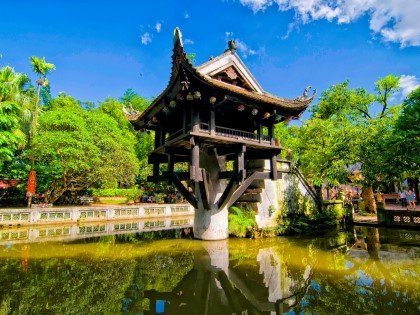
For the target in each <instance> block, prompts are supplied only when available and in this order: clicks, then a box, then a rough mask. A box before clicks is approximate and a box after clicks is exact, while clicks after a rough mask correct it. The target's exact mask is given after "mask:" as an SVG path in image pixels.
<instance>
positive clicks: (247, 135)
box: [165, 122, 270, 142]
mask: <svg viewBox="0 0 420 315" xmlns="http://www.w3.org/2000/svg"><path fill="white" fill-rule="evenodd" d="M189 127H190V125H187V130H188V129H189ZM200 132H205V133H210V125H209V124H208V123H203V122H202V123H200ZM215 132H216V135H218V136H222V137H228V138H242V139H247V140H252V141H256V142H258V141H260V137H259V136H258V134H255V133H252V132H248V131H243V130H238V129H232V128H227V127H221V126H216V128H215ZM183 133H184V129H183V128H181V129H179V130H177V131H175V132H173V133H171V134H169V135H168V136H167V137H166V139H165V142H166V141H170V140H173V139H175V138H177V137H178V136H180V135H182V134H183ZM261 141H262V142H270V137H269V136H267V135H262V136H261Z"/></svg>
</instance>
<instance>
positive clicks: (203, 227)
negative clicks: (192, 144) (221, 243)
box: [194, 150, 229, 241]
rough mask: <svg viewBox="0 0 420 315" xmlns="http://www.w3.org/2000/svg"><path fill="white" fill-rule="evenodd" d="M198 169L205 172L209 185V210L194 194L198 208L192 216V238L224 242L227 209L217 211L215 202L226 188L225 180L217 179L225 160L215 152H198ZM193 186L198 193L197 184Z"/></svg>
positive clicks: (226, 226) (226, 235)
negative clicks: (197, 200)
mask: <svg viewBox="0 0 420 315" xmlns="http://www.w3.org/2000/svg"><path fill="white" fill-rule="evenodd" d="M200 168H201V169H205V170H206V172H207V176H208V178H209V182H210V183H211V185H209V186H208V204H209V209H204V207H203V202H200V199H201V195H200V193H198V194H197V193H196V195H197V196H198V199H199V202H198V204H199V207H198V209H195V214H194V237H195V238H198V239H202V240H208V241H215V240H224V239H226V238H228V236H229V231H228V209H227V207H225V208H223V209H218V208H217V204H216V202H217V200H218V198H220V196H221V195H222V193H223V191H224V189H225V187H226V180H224V179H223V180H220V179H219V172H220V171H225V170H226V160H225V158H224V157H220V156H217V155H216V153H215V152H207V150H200ZM195 185H196V189H195V191H196V192H198V187H197V185H198V183H196V184H195Z"/></svg>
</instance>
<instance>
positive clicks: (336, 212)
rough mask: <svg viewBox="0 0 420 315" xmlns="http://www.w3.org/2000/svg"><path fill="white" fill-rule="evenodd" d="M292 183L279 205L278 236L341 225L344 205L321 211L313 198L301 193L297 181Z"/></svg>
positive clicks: (293, 180)
mask: <svg viewBox="0 0 420 315" xmlns="http://www.w3.org/2000/svg"><path fill="white" fill-rule="evenodd" d="M290 182H291V184H290V185H288V186H287V188H286V190H285V191H284V192H282V195H283V200H281V202H280V204H279V208H280V212H279V214H278V216H277V233H278V234H280V235H283V234H294V233H308V232H313V231H314V230H319V229H325V228H329V227H332V226H336V225H338V224H339V222H340V221H341V219H342V218H343V216H344V209H343V207H342V204H339V205H337V206H336V205H335V204H334V205H332V206H330V207H323V209H321V210H319V209H318V208H317V206H316V204H315V203H314V201H313V199H312V197H310V196H306V195H303V194H302V193H301V191H300V190H299V186H298V182H297V179H295V178H291V179H290Z"/></svg>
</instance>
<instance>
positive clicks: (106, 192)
mask: <svg viewBox="0 0 420 315" xmlns="http://www.w3.org/2000/svg"><path fill="white" fill-rule="evenodd" d="M142 194H143V191H142V190H141V189H138V188H130V189H122V188H113V189H112V188H109V189H93V190H92V195H93V196H95V197H126V198H127V199H128V200H129V201H136V199H137V198H139V197H141V196H142Z"/></svg>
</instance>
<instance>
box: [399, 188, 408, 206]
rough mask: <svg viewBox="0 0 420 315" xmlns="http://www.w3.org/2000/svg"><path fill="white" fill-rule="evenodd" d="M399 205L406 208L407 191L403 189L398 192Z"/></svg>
mask: <svg viewBox="0 0 420 315" xmlns="http://www.w3.org/2000/svg"><path fill="white" fill-rule="evenodd" d="M400 201H401V207H403V208H407V192H406V191H405V189H404V190H403V191H402V192H401V193H400Z"/></svg>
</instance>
